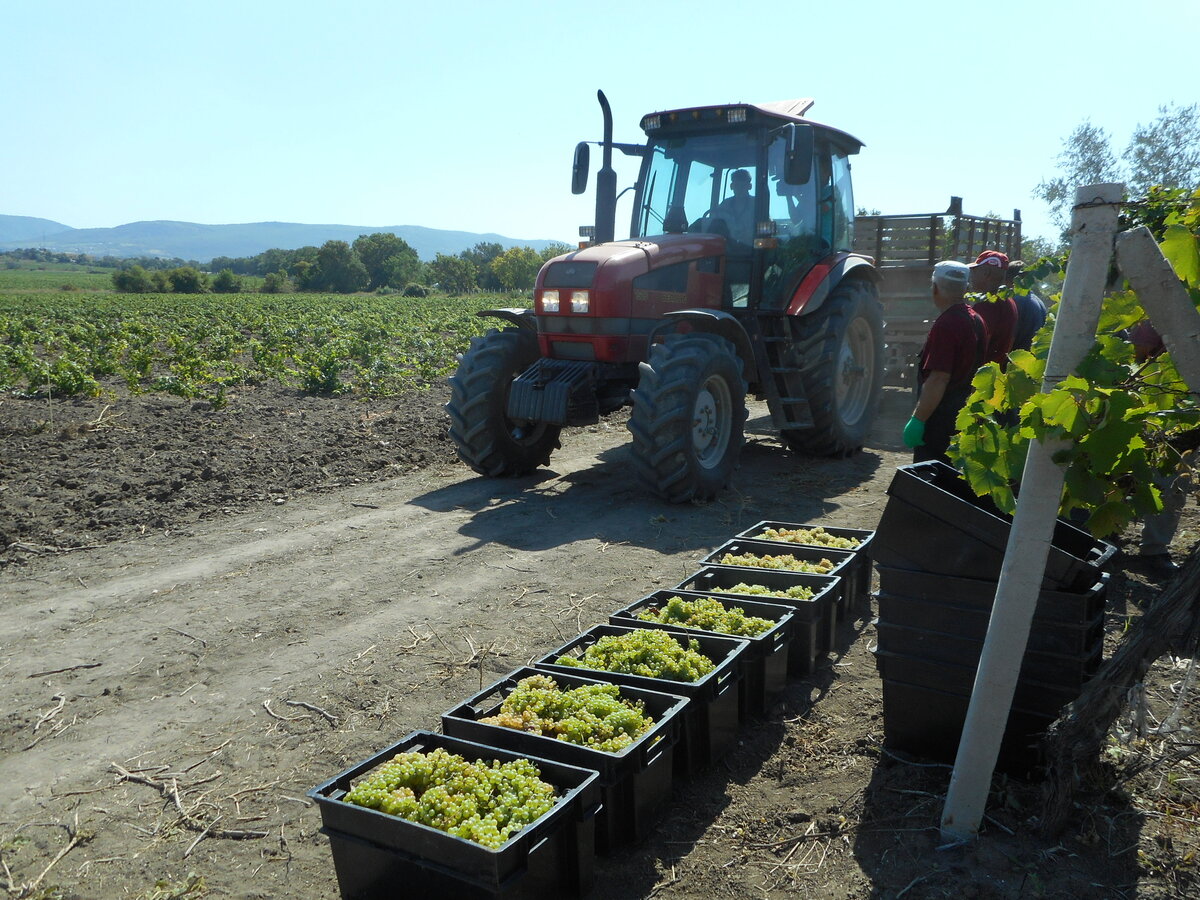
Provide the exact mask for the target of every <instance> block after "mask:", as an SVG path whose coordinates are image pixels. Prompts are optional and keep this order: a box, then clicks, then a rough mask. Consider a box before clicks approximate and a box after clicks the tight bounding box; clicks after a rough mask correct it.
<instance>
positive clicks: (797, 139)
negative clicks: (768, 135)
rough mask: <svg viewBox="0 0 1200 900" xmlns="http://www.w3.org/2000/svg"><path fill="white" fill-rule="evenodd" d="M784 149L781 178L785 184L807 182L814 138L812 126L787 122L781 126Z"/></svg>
mask: <svg viewBox="0 0 1200 900" xmlns="http://www.w3.org/2000/svg"><path fill="white" fill-rule="evenodd" d="M783 129H784V130H783V137H784V141H785V142H786V144H785V146H786V150H785V151H784V156H783V180H784V181H785V182H786V183H787V184H808V182H809V181H810V180H811V179H812V166H813V153H814V145H815V140H814V137H813V127H812V126H811V125H801V124H797V123H796V122H789V123H788V124H787V125H785V126H783Z"/></svg>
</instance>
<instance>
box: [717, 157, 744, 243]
mask: <svg viewBox="0 0 1200 900" xmlns="http://www.w3.org/2000/svg"><path fill="white" fill-rule="evenodd" d="M729 189H730V190H731V191H732V192H733V193H732V194H731V195H730V196H728V197H726V198H725V199H724V200H722V201H721V202H720V203H718V204H717V208H716V209H714V210H713V212H712V216H713V218H714V219H721V220H722V221H724V222H725V224H726V226H727V227H728V229H729V239H730V240H731V241H736V242H737V243H739V244H742V245H743V246H744V247H751V246H753V244H754V197H753V196H752V195H751V193H750V173H749V172H747V171H746V170H745V169H734V171H733V174H732V175H730V176H729Z"/></svg>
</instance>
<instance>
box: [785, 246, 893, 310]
mask: <svg viewBox="0 0 1200 900" xmlns="http://www.w3.org/2000/svg"><path fill="white" fill-rule="evenodd" d="M851 272H853V273H854V276H855V277H856V278H864V277H865V278H869V279H870V280H871V281H874V282H876V283H878V282H879V281H881V280H882V279H881V277H880V275H879V270H878V269H876V268H875V265H874V261H873V260H872V259H871V258H870V257H869V256H861V255H859V254H857V253H839V254H837V255H836V256H830V257H826V258H825V259H823V260H822V261H821V262H819V263H817V264H816V265H815V266H813V267H812V268H811V269H809V271H808V274H807V275H805V276H804V277H803V278H802V279H801V280H800V284H799V286H798V287H797V288H796V292H795V293H794V294H792V300H791V302H790V303H789V304H788V308H787V312H788V315H789V316H807V315H809V314H810V313H813V312H816V311H817V310H818V309H820V308H821V304H823V303H824V302H825V298H826V297H828V296H829V294H830V292H832V291H833V289H834V288H835V287H837V286H838V284H839V283H840V282H841V280H842V279H843V278H845V277H846V276H847V275H849V274H850V273H851Z"/></svg>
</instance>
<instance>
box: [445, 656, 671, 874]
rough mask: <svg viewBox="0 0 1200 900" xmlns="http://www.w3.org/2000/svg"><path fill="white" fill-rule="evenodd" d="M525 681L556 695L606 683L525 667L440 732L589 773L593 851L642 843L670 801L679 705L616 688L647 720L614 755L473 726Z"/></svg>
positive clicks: (449, 716) (453, 713)
mask: <svg viewBox="0 0 1200 900" xmlns="http://www.w3.org/2000/svg"><path fill="white" fill-rule="evenodd" d="M580 671H583V670H580ZM533 675H549V677H551V678H553V679H554V680H555V681H556V682H557V683H558V686H559V689H560V690H564V691H565V690H570V689H572V688H577V687H584V686H586V685H590V684H600V683H606V684H611V683H612V682H601V681H599V680H597V679H593V678H584V677H582V676H579V675H566V674H562V673H558V672H555V673H553V674H552V675H551V674H549V673H547V672H543V671H539V670H537V669H533V668H530V667H524V668H520V669H517V670H516V671H514V672H510V673H509V674H508V675H505V676H504V678H502V679H501V680H500V681H497V682H496V683H495V684H493V685H492V686H491V687H488V688H485V689H484V690H482V691H480V692H479V693H478V694H476V695H475V696H473V697H471V698H470V699H468V700H466V701H465V702H464V703H461V704H459V705H458V706H456V707H454V708H453V709H451V710H448V711H447V712H444V713H442V731H444V732H445V733H446V734H449V735H452V736H453V737H460V738H465V739H467V740H472V741H476V742H478V743H480V744H488V745H490V746H496V747H503V748H504V749H506V750H512V751H513V752H514V753H524V754H528V755H530V756H540V757H543V758H545V759H554V760H558V761H559V762H565V763H568V764H569V765H573V766H579V767H580V768H583V769H594V770H596V771H597V772H599V773H600V780H599V785H600V791H601V800H602V804H603V808H602V809H601V810H600V815H599V816H598V817H597V819H596V848H597V850H599V851H600V852H602V853H603V852H607V851H609V850H611V849H613V848H614V847H617V846H619V845H620V844H623V843H627V842H629V841H636V840H640V839H641V838H643V837H645V836H646V832H647V830H648V828H649V826H650V823H651V822H652V821H653V819H654V817H655V815H656V814H657V813H658V812H659V810H660V809H661V807H662V805H663V804H664V803H665V802H666V800H667V798H668V797H669V796H670V795H671V780H672V774H673V771H674V768H673V766H672V760H673V757H674V751H675V745H676V743H678V741H679V737H680V730H681V728H682V726H683V714H684V711H685V709H686V708H687V704H688V700H687V698H686V697H679V696H676V695H674V694H662V693H659V692H658V691H647V690H642V689H641V688H635V687H630V686H629V685H624V684H622V685H617V687H618V688H619V689H620V691H621V699H623V700H628V701H630V702H639V701H640V702H641V703H642V705H643V712H644V714H645V715H647V716H649V717H650V718H651V719H653V720H654V727H652V728H651V729H650V730H649V731H647V732H646V733H645V734H643V735H642V736H641V737H639V738H638V739H637V740H636V741H635V742H634V743H632V744H630V745H629V746H628V747H626V748H625V749H623V750H620V751H618V752H615V753H609V752H606V751H604V750H595V749H593V748H591V747H585V746H582V745H580V744H573V743H571V742H570V741H560V740H557V739H556V738H553V737H546V736H544V735H540V734H531V733H530V732H527V731H520V730H518V729H516V728H507V727H505V726H503V725H495V724H492V723H489V722H481V721H479V720H480V719H485V718H487V717H489V716H493V715H495V714H496V712H497V711H498V710H499V708H500V704H501V703H502V702H503V701H504V699H505V698H506V697H507V696H508V695H509V694H510V693H512V691H513V688H515V687H516V685H517V682H518V681H520V680H521V679H522V678H528V677H530V676H533Z"/></svg>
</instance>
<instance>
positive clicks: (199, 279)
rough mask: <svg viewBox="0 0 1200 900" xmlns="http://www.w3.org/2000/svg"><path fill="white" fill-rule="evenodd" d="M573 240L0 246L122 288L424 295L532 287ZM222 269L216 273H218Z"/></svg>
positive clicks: (13, 256) (371, 237) (382, 237)
mask: <svg viewBox="0 0 1200 900" xmlns="http://www.w3.org/2000/svg"><path fill="white" fill-rule="evenodd" d="M571 249H573V248H572V247H570V246H569V245H567V244H561V243H553V244H550V245H549V246H547V247H546V248H545V249H544V250H541V251H538V250H534V249H533V248H531V247H510V248H509V249H507V250H505V249H504V247H503V246H502V245H501V244H498V243H493V242H486V241H484V242H480V243H478V244H476V245H475V246H474V247H472V248H471V249H469V250H463V251H462V252H461V253H457V254H453V255H451V254H446V253H439V254H437V256H436V257H434V259H433V260H432V261H430V262H423V261H422V260H421V259H420V258H419V257H418V256H417V251H416V250H414V249H413V248H412V247H410V246H409V244H408V242H407V241H405V240H404V239H403V238H400V237H398V236H396V235H394V234H391V233H390V232H377V233H375V234H364V235H361V236H360V237H358V238H356V239H355V241H354V242H353V243H352V244H351V243H347V242H346V241H326V242H325V243H324V244H322V245H321V246H320V247H312V246H309V247H299V248H297V249H295V250H282V249H271V250H265V251H263V252H262V253H259V254H258V255H257V256H246V257H230V256H217V257H214V258H213V259H212V261H211V262H210V263H209V264H208V265H207V266H203V265H201V264H200V263H198V262H196V261H195V260H183V259H178V258H176V259H159V258H156V257H138V258H136V259H129V258H127V259H120V258H117V257H113V256H104V257H94V256H90V255H88V254H86V253H57V252H54V251H50V250H44V249H26V250H10V251H5V252H4V253H2V254H0V258H4V257H7V258H9V259H10V260H12V261H13V262H11V265H13V266H16V264H17V263H16V260H33V261H35V262H46V263H50V262H53V263H74V264H78V265H87V266H94V267H99V268H113V269H117V271H115V272H113V276H112V279H113V287H114V288H115V289H116V290H118V291H121V292H123V293H177V294H193V293H208V292H210V291H211V292H213V293H239V292H242V291H243V290H245V283H244V281H243V278H244V277H245V276H254V277H256V278H261V279H262V283H261V285H260V286H259V287H258V290H259V291H261V292H263V293H268V294H277V293H283V292H286V291H320V292H327V293H339V294H352V293H356V292H358V291H376V292H379V293H404V294H407V295H410V296H414V295H415V296H423V295H424V294H427V293H428V292H429V291H430V290H439V291H444V292H446V293H449V294H468V293H471V292H473V291H487V292H495V291H527V290H529V289H530V288H532V287H533V283H534V280H535V279H536V278H537V273H538V270H539V269H540V268H541V267H542V264H543V263H544V262H546V261H547V260H549V259H552V258H553V257H555V256H559V255H560V254H563V253H567V252H569V251H570V250H571ZM213 273H216V274H213Z"/></svg>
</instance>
